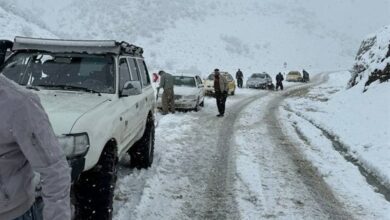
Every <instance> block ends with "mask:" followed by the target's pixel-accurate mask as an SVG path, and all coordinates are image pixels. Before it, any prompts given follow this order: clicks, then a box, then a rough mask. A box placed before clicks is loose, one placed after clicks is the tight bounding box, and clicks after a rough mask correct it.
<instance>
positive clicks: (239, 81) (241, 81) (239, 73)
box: [236, 69, 244, 88]
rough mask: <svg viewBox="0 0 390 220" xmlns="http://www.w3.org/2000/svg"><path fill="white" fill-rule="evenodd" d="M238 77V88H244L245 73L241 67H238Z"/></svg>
mask: <svg viewBox="0 0 390 220" xmlns="http://www.w3.org/2000/svg"><path fill="white" fill-rule="evenodd" d="M236 79H237V86H238V88H242V83H243V79H244V74H243V73H242V71H241V70H240V69H238V71H237V73H236Z"/></svg>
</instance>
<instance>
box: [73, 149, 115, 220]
mask: <svg viewBox="0 0 390 220" xmlns="http://www.w3.org/2000/svg"><path fill="white" fill-rule="evenodd" d="M117 163H118V157H117V153H116V148H115V147H106V148H105V149H104V150H103V152H102V154H101V156H100V159H99V161H98V163H97V164H96V166H95V167H94V168H92V169H91V170H89V171H86V172H84V173H82V174H81V175H80V178H79V180H78V181H77V182H75V184H74V186H73V193H74V197H75V199H74V202H75V204H74V205H75V219H76V220H89V219H90V220H95V219H97V220H111V219H112V213H113V212H112V208H113V207H112V204H113V198H114V189H115V184H116V179H117Z"/></svg>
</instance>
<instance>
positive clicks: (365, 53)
mask: <svg viewBox="0 0 390 220" xmlns="http://www.w3.org/2000/svg"><path fill="white" fill-rule="evenodd" d="M355 60H356V62H355V64H354V66H353V70H352V78H351V79H350V81H349V86H350V87H353V86H355V85H357V84H359V83H360V82H361V81H362V82H363V83H364V90H363V91H367V89H368V86H370V85H371V84H372V83H374V82H377V83H378V81H379V83H382V82H385V81H389V79H390V26H386V27H384V28H383V29H381V30H380V31H379V32H378V33H376V34H374V35H371V36H369V37H368V38H367V39H366V40H364V41H363V42H362V44H361V46H360V49H359V51H358V53H357V56H356V59H355Z"/></svg>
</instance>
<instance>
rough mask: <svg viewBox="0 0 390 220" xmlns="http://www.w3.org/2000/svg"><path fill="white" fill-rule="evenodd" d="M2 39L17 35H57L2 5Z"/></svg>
mask: <svg viewBox="0 0 390 220" xmlns="http://www.w3.org/2000/svg"><path fill="white" fill-rule="evenodd" d="M0 27H1V31H0V39H13V38H14V37H15V36H17V35H21V36H32V37H50V38H53V37H56V36H55V35H54V34H52V33H51V32H50V31H47V30H45V29H43V28H41V27H39V26H37V25H35V24H34V23H31V22H29V21H27V20H26V19H24V18H22V17H20V16H17V15H15V14H13V13H12V12H10V11H8V10H4V9H3V8H2V7H1V5H0Z"/></svg>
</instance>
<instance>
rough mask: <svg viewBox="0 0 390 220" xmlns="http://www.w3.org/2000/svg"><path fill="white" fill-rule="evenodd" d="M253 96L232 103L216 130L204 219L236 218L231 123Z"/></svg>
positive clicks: (232, 125)
mask: <svg viewBox="0 0 390 220" xmlns="http://www.w3.org/2000/svg"><path fill="white" fill-rule="evenodd" d="M257 98H258V97H257V96H251V97H249V98H246V99H244V100H243V101H240V102H239V103H236V104H235V105H234V107H233V108H232V109H230V110H229V111H228V114H225V115H226V117H225V118H223V119H222V120H223V122H222V124H221V125H220V127H219V134H218V142H217V154H216V158H214V163H213V167H212V169H211V170H210V176H209V180H208V185H207V188H206V194H207V198H206V209H205V210H204V218H205V219H240V217H239V212H238V210H237V204H236V202H235V198H234V196H235V195H234V192H235V191H234V190H235V189H234V181H235V179H234V178H235V172H236V167H235V160H234V151H235V149H234V145H233V144H232V143H233V138H234V124H235V122H236V120H237V118H238V116H239V115H240V112H241V111H242V110H243V109H244V108H245V107H246V106H247V105H249V104H250V103H252V102H253V101H254V100H256V99H257Z"/></svg>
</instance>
